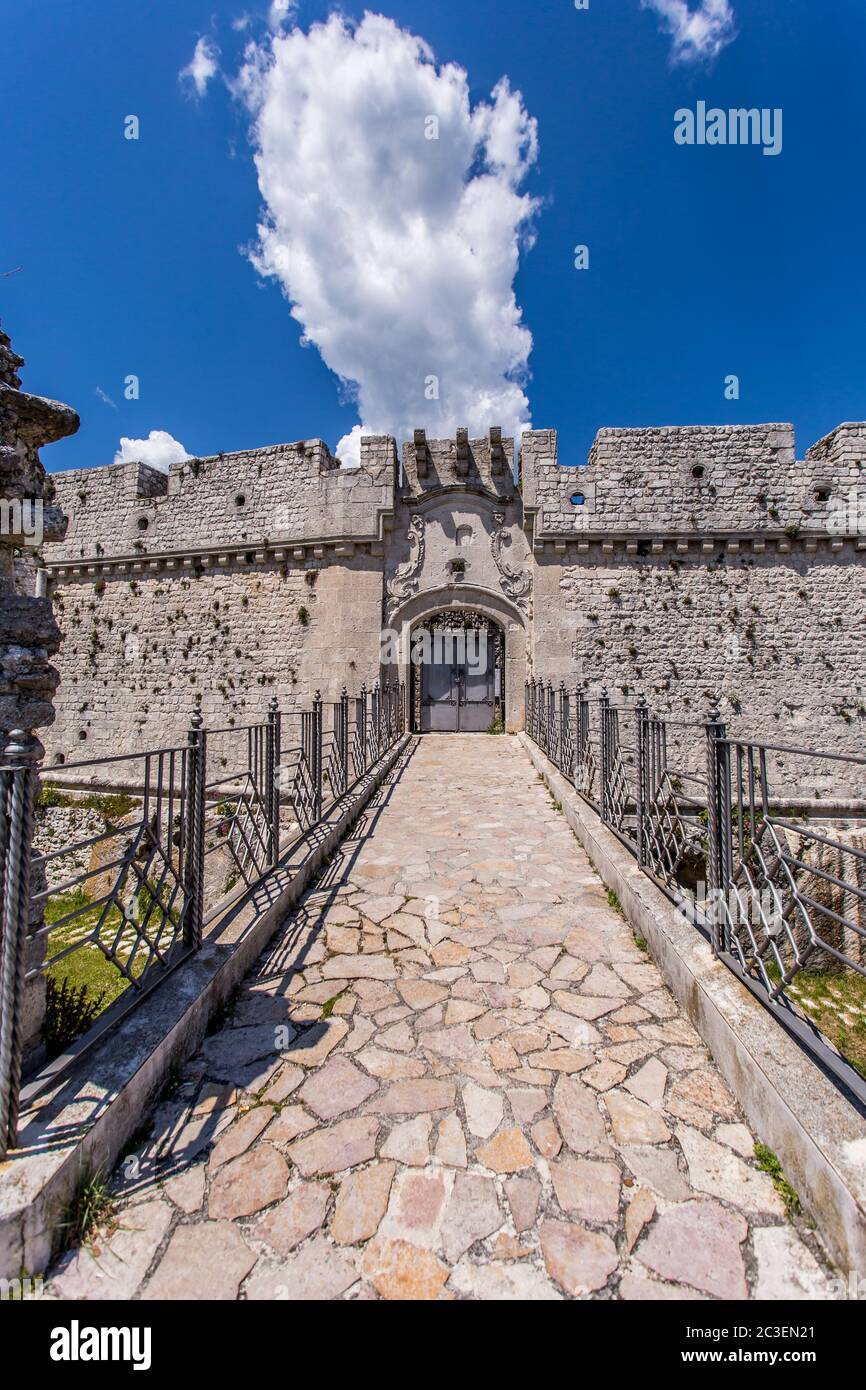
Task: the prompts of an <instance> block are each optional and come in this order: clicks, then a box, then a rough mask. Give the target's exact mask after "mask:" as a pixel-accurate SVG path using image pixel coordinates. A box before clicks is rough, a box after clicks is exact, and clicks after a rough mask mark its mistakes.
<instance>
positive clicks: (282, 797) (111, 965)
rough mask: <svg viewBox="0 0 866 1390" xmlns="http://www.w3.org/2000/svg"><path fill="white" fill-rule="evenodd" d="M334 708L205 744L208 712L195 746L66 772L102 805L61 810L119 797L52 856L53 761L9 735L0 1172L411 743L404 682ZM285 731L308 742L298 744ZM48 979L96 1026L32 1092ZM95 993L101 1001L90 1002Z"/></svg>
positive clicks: (234, 730) (29, 738)
mask: <svg viewBox="0 0 866 1390" xmlns="http://www.w3.org/2000/svg"><path fill="white" fill-rule="evenodd" d="M324 709H325V707H324V704H323V701H322V697H321V696H320V695H319V694H318V692H317V693H316V695H315V697H314V699H313V701H312V704H311V707H310V708H309V709H305V710H302V711H300V712H299V714H298V715H289V716H283V715H281V713H280V710H279V708H278V706H277V702H276V700H275V699H274V700H272V701H271V704H270V708H269V710H268V715H267V718H266V719H265V720H264V721H262V722H261V723H256V724H250V725H244V726H234V725H229V726H227V727H225V728H218V729H206V728H205V727H204V724H203V720H202V717H201V715H200V714H199V713H196V714H195V715H193V718H192V721H191V727H190V729H189V732H188V734H187V738H186V742H185V743H182V744H178V745H177V746H173V747H166V748H157V749H151V750H148V751H146V752H144V753H130V754H119V755H116V756H110V757H102V758H90V759H82V760H77V761H75V762H67V763H64V764H63V766H62V773H63V781H64V783H65V784H67V785H68V784H70V783H74V784H75V785H76V786H78V787H80V786H81V785H89V786H91V787H92V788H93V792H92V793H91V794H90V795H89V796H88V798H87V800H86V801H84V802H81V801H75V800H74V799H73V798H72V797H69V798H68V799H67V798H64V802H63V803H62V804H66V805H68V806H71V807H75V806H78V807H79V808H80V809H81V810H82V811H84V810H85V809H86V808H87V807H88V806H90V807H91V808H92V807H93V806H94V804H95V803H94V796H95V794H96V793H107V794H108V795H109V796H110V797H111V801H110V803H109V804H110V805H111V807H112V809H111V811H110V813H108V812H107V813H105V814H103V813H102V811H98V812H97V813H96V814H95V815H94V817H92V824H91V825H89V826H87V833H83V834H80V835H78V836H77V837H76V838H74V839H71V840H70V841H69V842H68V843H64V844H62V845H61V846H59V847H55V846H53V845H52V846H51V847H50V848H47V849H46V848H43V849H42V850H41V851H39V852H34V851H33V834H34V821H35V816H36V795H37V785H38V774H39V770H40V761H41V758H42V754H43V749H42V746H41V744H40V743H39V741H38V740H37V739H36V738H35V737H34V736H33V735H32V734H30V733H27V732H22V731H16V732H14V733H12V734H10V735H9V736H8V740H7V743H6V747H5V749H4V750H3V753H2V755H0V889H2V917H0V1157H2V1156H3V1154H5V1153H6V1152H7V1150H8V1149H9V1148H12V1147H14V1146H15V1143H16V1140H17V1132H18V1121H19V1112H20V1111H21V1108H22V1104H25V1103H26V1104H29V1102H30V1101H31V1100H32V1099H34V1098H35V1097H36V1096H37V1095H39V1094H41V1093H42V1092H44V1091H45V1090H46V1089H47V1088H48V1087H49V1086H52V1085H54V1084H56V1083H57V1082H58V1081H59V1080H60V1079H61V1078H62V1076H63V1074H64V1072H65V1071H66V1070H67V1069H68V1068H69V1066H70V1065H71V1064H72V1062H73V1061H74V1060H75V1058H76V1057H78V1056H80V1054H81V1053H82V1052H83V1051H84V1050H85V1049H86V1048H87V1047H89V1046H91V1045H92V1044H93V1043H94V1042H95V1041H96V1040H97V1039H98V1038H99V1037H102V1036H103V1035H104V1033H105V1032H106V1031H107V1029H108V1028H110V1027H112V1026H114V1024H116V1023H118V1022H119V1021H120V1020H121V1018H122V1017H124V1016H125V1014H126V1013H127V1012H128V1011H129V1010H130V1009H131V1008H132V1007H134V1005H135V1004H137V1003H138V1002H139V1001H140V1000H141V999H142V998H143V997H144V996H145V995H146V994H148V993H149V992H150V991H151V990H152V989H153V988H154V987H155V986H156V985H158V984H159V983H160V982H161V981H162V980H163V979H165V977H166V976H167V974H168V973H169V972H170V971H172V970H174V969H175V968H176V967H177V966H178V965H180V964H181V963H182V962H183V961H185V960H187V959H188V958H189V957H190V956H192V955H193V954H194V953H195V952H196V951H197V950H198V949H199V948H200V947H201V944H202V933H203V928H204V927H205V926H206V925H207V924H208V923H209V921H211V920H212V919H213V918H215V917H216V916H218V915H219V913H220V912H221V911H222V910H223V909H224V907H225V906H226V901H227V897H228V895H230V894H231V892H232V890H234V889H235V888H236V892H237V894H238V895H239V894H240V893H242V892H243V891H244V890H245V889H246V888H248V887H250V886H252V885H253V884H255V883H256V882H258V881H259V880H260V879H261V878H262V877H263V875H264V874H266V873H267V872H268V871H269V870H270V869H271V868H273V867H274V866H275V865H276V864H277V863H278V862H279V860H280V857H281V855H282V854H283V853H285V852H286V851H287V850H288V849H290V848H291V846H292V845H293V844H294V843H295V842H296V841H297V839H299V838H300V837H301V836H302V835H304V834H305V833H307V832H308V831H309V830H310V829H311V828H312V827H314V826H315V825H316V824H317V822H319V821H320V820H321V819H322V818H323V816H324V815H325V814H326V813H327V812H328V811H329V809H330V808H331V807H332V806H333V805H334V803H335V802H337V801H339V799H340V798H341V797H343V796H345V795H346V794H347V793H349V792H350V791H351V790H352V789H353V787H354V786H355V784H356V783H357V782H358V781H359V780H360V779H361V778H362V777H364V776H365V775H366V774H367V773H368V772H369V771H370V769H371V768H372V767H373V766H374V764H375V763H376V762H378V760H379V759H380V758H381V757H382V756H384V754H385V753H386V752H388V751H389V750H390V749H391V748H392V747H393V746H394V745H395V743H396V742H397V741H398V740H399V739H400V737H401V736H402V734H403V732H404V729H405V692H404V689H403V686H402V685H398V684H396V683H387V684H385V685H384V686H380V685H379V683H378V682H377V683H376V684H375V685H374V687H373V689H372V690H371V691H367V689H366V688H362V690H361V693H360V695H358V696H357V697H352V698H350V696H349V694H348V692H347V691H346V690H345V689H344V690H343V692H342V694H341V696H340V699H339V700H338V701H336V702H334V703H333V704H332V705H331V706H330V713H329V716H325V715H324ZM293 721H294V723H293ZM284 724H285V725H286V726H287V728H288V729H290V730H292V731H293V732H294V733H295V734H296V737H295V738H289V739H288V740H287V739H286V738H285V736H284V735H285V730H284ZM286 744H287V745H288V746H285V745H286ZM59 770H60V769H58V771H59ZM118 787H121V788H132V789H133V790H132V793H131V794H128V795H125V797H124V798H123V800H122V801H121V800H120V799H119V798H118V797H117V796H116V795H112V793H116V789H117V788H118ZM208 905H210V910H209V912H208V911H207V909H208ZM82 953H84V954H82ZM94 953H95V954H94ZM76 962H77V963H78V965H79V966H80V969H79V970H78V973H77V974H76V971H75V966H76ZM40 976H46V977H47V983H48V987H49V988H58V989H60V990H61V992H62V994H63V999H62V1003H63V1007H64V1008H65V1009H66V1010H67V1012H70V1011H71V1013H72V1014H73V1015H74V1014H75V1012H76V1009H77V1010H78V1011H79V1016H80V1018H81V1020H82V1023H83V1026H82V1029H81V1031H80V1034H79V1035H77V1036H73V1037H71V1038H70V1039H68V1040H67V1042H66V1043H64V1045H63V1046H62V1047H60V1048H57V1049H55V1055H53V1056H50V1057H49V1059H48V1061H47V1064H46V1065H45V1066H43V1067H42V1068H41V1069H40V1072H39V1074H38V1076H35V1077H33V1078H31V1079H28V1081H27V1084H26V1085H25V1086H24V1087H22V1063H23V1056H24V1024H25V1014H26V1004H27V995H28V991H29V990H30V989H31V988H32V987H33V986H34V984H35V983H38V979H39V977H40ZM94 978H95V979H96V980H97V982H98V983H97V985H96V986H95V989H96V990H101V994H98V995H96V994H95V993H94V989H90V988H89V987H85V989H84V990H82V986H81V981H82V980H84V981H87V980H93V979H94ZM103 986H104V987H103ZM106 997H107V1002H105V1001H106ZM85 1001H86V1002H87V1008H86V1009H85V1010H84V1012H83V1013H81V1010H82V1008H83V1006H84V1004H85ZM103 1005H104V1006H103ZM74 1031H75V1030H74V1028H73V1029H72V1032H73V1033H74Z"/></svg>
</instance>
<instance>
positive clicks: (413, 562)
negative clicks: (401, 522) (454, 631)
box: [385, 512, 425, 622]
mask: <svg viewBox="0 0 866 1390" xmlns="http://www.w3.org/2000/svg"><path fill="white" fill-rule="evenodd" d="M424 527H425V522H424V517H423V516H421V514H420V512H416V513H415V515H414V516H413V517H412V519H411V520H410V522H409V531H408V536H407V539H408V541H409V559H408V560H406V562H405V563H404V564H402V565H398V566H397V570H396V572H395V574H394V577H393V578H392V579H389V580H388V583H387V584H386V586H385V593H386V599H385V615H386V617H387V620H388V622H390V621H391V618H392V617H393V616H394V614H395V613H396V611H397V609H398V608H399V607H400V605H401V603H405V602H406V600H407V599H409V598H411V597H412V595H413V594H417V592H418V585H419V583H420V578H419V576H420V574H421V567H422V565H423V564H424V548H425V544H424Z"/></svg>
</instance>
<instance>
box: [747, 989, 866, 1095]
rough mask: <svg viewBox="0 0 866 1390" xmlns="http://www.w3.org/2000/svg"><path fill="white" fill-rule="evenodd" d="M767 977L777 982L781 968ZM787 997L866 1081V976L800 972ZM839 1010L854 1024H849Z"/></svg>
mask: <svg viewBox="0 0 866 1390" xmlns="http://www.w3.org/2000/svg"><path fill="white" fill-rule="evenodd" d="M767 974H768V975H769V976H770V977H771V979H775V980H778V979H779V970H778V967H776V966H775V965H774V966H773V968H772V969H769V968H768V970H767ZM787 993H788V995H789V997H790V998H791V999H792V1000H795V1001H796V1002H797V1004H799V1006H800V1008H801V1009H802V1010H803V1013H804V1014H805V1015H806V1017H807V1018H809V1019H811V1021H812V1022H813V1023H814V1024H815V1026H816V1028H820V1030H821V1032H822V1033H823V1034H824V1036H825V1037H827V1038H829V1039H830V1042H831V1043H833V1045H834V1047H837V1048H838V1049H839V1051H840V1052H841V1053H842V1056H843V1057H845V1058H846V1059H847V1061H849V1062H850V1063H851V1065H852V1067H854V1069H855V1071H857V1072H859V1074H860V1076H862V1077H864V1078H866V976H863V975H858V974H857V973H856V971H853V970H852V971H850V972H849V973H848V974H845V975H837V974H833V973H831V972H830V971H829V970H800V971H798V973H797V974H796V975H795V976H794V978H793V980H792V981H791V984H790V985H789V986H788V988H787ZM840 1010H842V1011H844V1013H846V1014H847V1015H848V1018H849V1019H851V1020H853V1021H852V1022H848V1021H846V1019H845V1018H843V1017H842V1015H841V1013H840Z"/></svg>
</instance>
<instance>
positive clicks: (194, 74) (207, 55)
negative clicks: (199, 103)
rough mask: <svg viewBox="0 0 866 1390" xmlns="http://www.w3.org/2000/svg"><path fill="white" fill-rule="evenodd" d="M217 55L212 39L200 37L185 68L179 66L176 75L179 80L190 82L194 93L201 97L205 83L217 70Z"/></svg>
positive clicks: (218, 52) (214, 75) (205, 86)
mask: <svg viewBox="0 0 866 1390" xmlns="http://www.w3.org/2000/svg"><path fill="white" fill-rule="evenodd" d="M219 56H220V51H219V49H218V48H217V46H216V44H215V43H214V41H213V39H209V38H207V36H204V37H202V38H200V39H199V41H198V43H197V44H196V46H195V51H194V53H193V55H192V57H191V59H190V60H189V62H188V63H187V65H186V67H185V68H181V70H180V72H179V73H178V77H179V78H180V79H181V81H187V82H192V83H193V85H194V86H195V90H196V95H197V96H200V97H203V96H204V94H205V92H206V91H207V84H208V83H209V82H210V80H211V78H212V77H216V75H217V73H218V72H219Z"/></svg>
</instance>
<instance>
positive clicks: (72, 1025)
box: [42, 974, 105, 1059]
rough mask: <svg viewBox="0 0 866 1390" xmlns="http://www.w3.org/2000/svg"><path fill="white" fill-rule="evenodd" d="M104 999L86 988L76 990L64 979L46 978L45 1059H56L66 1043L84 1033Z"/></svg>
mask: <svg viewBox="0 0 866 1390" xmlns="http://www.w3.org/2000/svg"><path fill="white" fill-rule="evenodd" d="M104 997H105V991H104V990H101V991H100V992H99V993H98V994H97V993H96V991H95V990H93V989H92V988H91V987H90V986H89V985H86V984H82V985H78V986H77V987H76V986H75V985H73V984H72V983H71V981H70V980H69V978H68V976H64V977H62V978H59V977H58V976H56V975H51V974H49V975H48V977H47V980H46V987H45V1017H44V1019H43V1023H42V1041H43V1042H44V1044H45V1051H46V1053H47V1055H48V1057H49V1059H50V1058H52V1057H59V1056H60V1054H61V1052H65V1051H66V1048H67V1047H68V1046H69V1045H70V1043H73V1042H74V1041H75V1039H76V1038H78V1037H80V1036H81V1034H82V1033H86V1032H87V1029H88V1028H89V1027H90V1025H91V1023H92V1022H93V1020H94V1019H95V1018H97V1017H98V1015H99V1014H100V1013H101V1012H102V1001H103V999H104Z"/></svg>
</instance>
